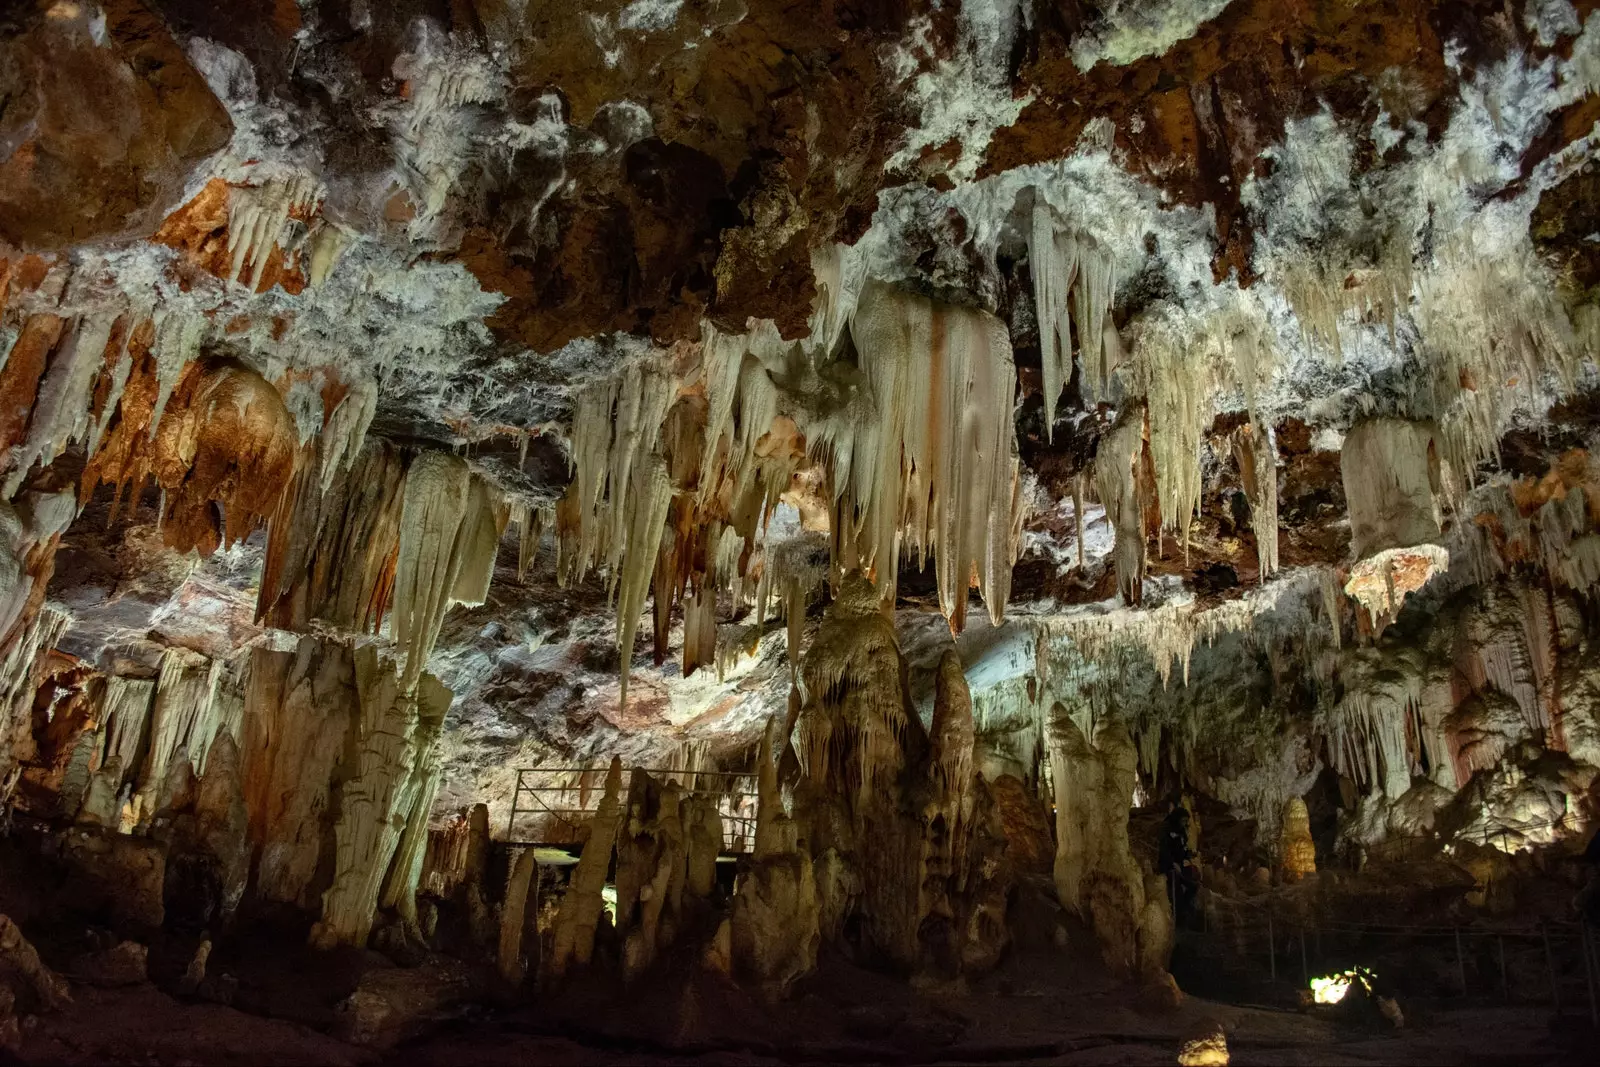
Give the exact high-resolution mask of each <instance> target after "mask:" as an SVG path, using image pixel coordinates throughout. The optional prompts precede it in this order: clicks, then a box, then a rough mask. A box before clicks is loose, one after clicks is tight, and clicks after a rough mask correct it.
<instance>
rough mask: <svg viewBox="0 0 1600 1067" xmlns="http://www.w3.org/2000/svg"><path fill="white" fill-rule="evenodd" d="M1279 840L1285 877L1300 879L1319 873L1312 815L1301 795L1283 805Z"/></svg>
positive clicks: (1292, 879) (1293, 879)
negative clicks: (1312, 831) (1312, 837)
mask: <svg viewBox="0 0 1600 1067" xmlns="http://www.w3.org/2000/svg"><path fill="white" fill-rule="evenodd" d="M1279 842H1280V844H1279V853H1280V855H1281V857H1282V860H1281V862H1282V864H1283V874H1284V877H1286V878H1288V879H1290V880H1291V881H1298V880H1299V879H1301V878H1304V877H1305V876H1306V875H1308V874H1316V873H1317V846H1316V844H1315V843H1314V842H1313V841H1312V840H1311V816H1310V814H1309V813H1308V812H1307V811H1306V802H1305V800H1303V799H1302V798H1300V797H1291V798H1290V799H1289V802H1288V803H1287V804H1285V805H1284V806H1283V829H1282V831H1281V833H1280V835H1279Z"/></svg>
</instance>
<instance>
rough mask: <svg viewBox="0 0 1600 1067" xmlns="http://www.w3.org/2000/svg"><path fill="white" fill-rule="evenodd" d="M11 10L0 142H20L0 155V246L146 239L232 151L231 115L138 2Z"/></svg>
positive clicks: (1, 54) (3, 42)
mask: <svg viewBox="0 0 1600 1067" xmlns="http://www.w3.org/2000/svg"><path fill="white" fill-rule="evenodd" d="M18 6H21V5H14V6H13V8H12V11H11V13H9V14H8V15H6V16H4V20H5V23H8V24H0V26H3V29H4V30H5V31H6V32H0V100H5V101H6V105H5V107H4V109H3V111H0V143H8V144H14V146H15V147H14V148H13V149H12V150H11V151H9V152H7V153H6V155H5V158H4V159H3V160H0V239H3V240H6V241H9V242H12V243H14V244H17V245H20V246H22V247H24V248H30V249H52V248H61V247H65V246H68V245H72V244H78V243H82V242H84V241H91V240H97V239H104V238H114V237H121V236H133V235H140V234H147V233H149V232H150V231H151V230H153V229H154V228H155V226H156V224H157V222H158V221H159V218H160V212H161V211H162V210H164V209H165V207H166V206H167V203H168V202H169V201H170V200H171V199H172V198H173V196H174V194H176V193H177V192H178V191H179V190H181V189H182V188H183V183H184V181H185V180H186V179H187V178H188V176H189V173H190V171H191V170H192V169H193V168H194V167H195V166H196V165H197V164H199V163H200V162H201V161H202V160H204V159H205V158H206V157H207V156H209V155H211V153H213V152H215V151H216V150H217V149H219V148H221V147H223V146H224V145H226V144H227V142H228V138H229V136H230V135H231V134H232V130H233V125H232V122H231V121H230V120H229V118H228V114H227V112H226V111H225V110H224V109H223V107H222V105H221V104H220V103H219V102H218V101H217V99H216V97H215V96H213V95H212V93H211V90H210V88H209V87H208V86H207V85H206V83H205V80H204V79H203V78H201V76H200V74H199V72H197V71H196V70H195V69H194V67H193V66H192V65H190V63H189V61H188V59H187V58H186V57H185V56H184V54H183V49H182V48H181V47H180V46H179V45H178V43H177V42H176V41H174V40H173V39H172V36H171V35H170V34H169V33H168V32H167V29H166V27H165V26H164V25H163V24H162V22H161V20H160V19H159V18H158V17H157V16H156V15H155V14H153V13H152V12H151V11H150V10H149V9H148V8H146V7H145V6H144V5H143V4H141V3H139V2H138V0H107V2H104V3H101V4H99V5H89V4H66V3H63V4H53V5H52V4H34V5H27V6H28V7H31V8H32V10H31V11H26V12H19V11H17V10H16V7H18ZM102 11H103V13H104V20H105V21H104V28H103V31H101V32H103V34H104V37H103V43H100V42H97V41H96V38H95V35H96V32H97V30H96V27H95V25H94V19H95V17H96V13H97V12H102Z"/></svg>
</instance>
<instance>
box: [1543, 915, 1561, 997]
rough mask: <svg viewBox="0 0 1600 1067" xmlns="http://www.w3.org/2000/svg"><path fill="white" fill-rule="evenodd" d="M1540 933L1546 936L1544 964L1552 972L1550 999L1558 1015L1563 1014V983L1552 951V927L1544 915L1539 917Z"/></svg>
mask: <svg viewBox="0 0 1600 1067" xmlns="http://www.w3.org/2000/svg"><path fill="white" fill-rule="evenodd" d="M1539 934H1540V936H1542V937H1543V938H1544V965H1545V969H1546V970H1548V971H1549V972H1550V999H1551V1001H1552V1002H1553V1003H1554V1004H1555V1011H1556V1014H1557V1015H1560V1014H1561V983H1560V981H1558V980H1557V979H1556V957H1555V953H1553V952H1551V951H1550V927H1549V926H1548V925H1547V924H1546V923H1545V920H1544V916H1542V915H1541V916H1540V917H1539Z"/></svg>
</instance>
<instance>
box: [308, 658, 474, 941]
mask: <svg viewBox="0 0 1600 1067" xmlns="http://www.w3.org/2000/svg"><path fill="white" fill-rule="evenodd" d="M355 667H356V691H357V693H358V695H359V700H360V705H359V706H360V719H359V722H358V726H357V730H358V733H357V745H358V755H357V757H356V767H355V774H354V775H353V776H352V777H351V778H350V779H348V780H347V781H346V782H345V783H344V787H343V792H342V797H341V800H340V810H339V821H338V823H337V824H336V825H335V828H334V838H335V847H336V852H335V858H334V877H333V884H332V885H331V886H330V887H329V888H328V891H327V892H326V893H324V894H323V898H322V921H321V922H320V923H318V924H317V926H316V928H315V929H313V931H312V941H313V943H314V944H316V945H318V946H320V947H331V946H333V945H335V944H341V943H342V944H352V945H363V944H365V943H366V940H367V935H368V934H369V933H370V932H371V930H372V921H373V917H374V915H375V914H376V911H377V908H378V903H379V895H380V893H382V892H383V890H384V889H385V887H386V884H389V877H390V871H391V865H392V864H394V863H395V861H396V856H397V853H399V859H400V866H401V869H403V871H404V873H403V875H402V876H401V877H402V882H403V883H409V884H408V888H409V891H410V892H411V893H413V894H414V893H415V890H416V877H417V876H418V875H420V873H421V848H420V846H417V847H413V848H411V849H409V850H405V851H402V850H401V845H402V840H403V839H404V838H406V837H407V836H408V835H407V827H408V825H409V824H411V823H413V822H414V821H416V820H426V818H427V816H428V812H427V811H426V809H425V807H424V805H425V804H426V802H427V800H428V799H429V797H430V796H431V793H432V789H433V788H434V787H435V786H436V783H437V779H436V762H437V758H438V751H437V741H438V737H439V731H440V730H441V729H442V727H443V725H444V715H445V712H446V711H448V710H449V707H450V698H451V694H450V690H448V689H446V688H445V687H444V686H443V685H442V684H441V683H440V682H439V681H438V679H436V678H434V677H433V676H432V675H428V674H424V675H422V676H421V678H420V679H419V684H418V685H417V686H416V687H415V688H414V689H409V690H408V689H405V688H403V687H402V685H401V679H400V677H399V676H397V673H396V668H395V665H394V664H392V663H391V662H389V661H388V660H386V659H380V658H379V656H378V652H377V650H376V649H375V648H372V647H371V646H365V647H361V648H357V649H356V650H355ZM410 836H411V837H412V838H419V837H421V835H420V834H415V833H413V834H411V835H410ZM388 895H389V896H390V898H391V899H394V900H396V901H397V902H398V901H399V900H400V899H401V898H402V897H403V896H404V890H402V891H399V892H396V891H395V890H393V889H392V888H391V891H390V893H389V894H388ZM402 914H403V912H402Z"/></svg>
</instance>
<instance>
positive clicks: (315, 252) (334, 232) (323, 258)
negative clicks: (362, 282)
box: [306, 219, 355, 289]
mask: <svg viewBox="0 0 1600 1067" xmlns="http://www.w3.org/2000/svg"><path fill="white" fill-rule="evenodd" d="M354 240H355V235H354V234H352V233H351V232H350V231H349V230H347V229H345V228H344V227H343V226H340V225H338V224H337V223H333V222H329V221H328V220H326V219H324V220H322V223H321V224H320V225H319V226H318V227H317V228H316V229H315V230H313V231H312V232H311V238H310V242H309V243H310V251H311V257H310V266H309V269H308V270H307V272H306V281H307V283H308V284H310V286H311V287H312V288H313V289H315V288H318V287H320V286H321V285H322V283H323V282H325V281H327V280H328V277H329V275H331V274H332V273H333V268H334V267H336V266H338V265H339V260H340V259H341V258H342V257H343V256H344V253H345V250H346V249H347V248H349V247H350V244H351V242H352V241H354Z"/></svg>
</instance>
